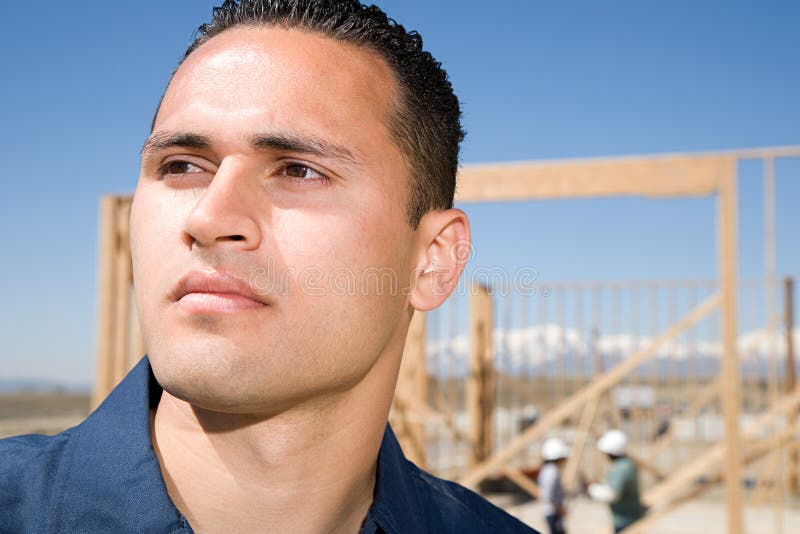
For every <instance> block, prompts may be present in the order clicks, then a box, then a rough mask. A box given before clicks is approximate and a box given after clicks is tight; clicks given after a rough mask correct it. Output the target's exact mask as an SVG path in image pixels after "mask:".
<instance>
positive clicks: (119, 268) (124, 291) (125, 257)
mask: <svg viewBox="0 0 800 534" xmlns="http://www.w3.org/2000/svg"><path fill="white" fill-rule="evenodd" d="M114 216H115V217H116V219H117V223H116V229H117V239H116V248H115V250H114V255H115V256H116V258H115V260H114V286H115V288H114V300H115V302H114V346H113V352H112V354H113V356H112V361H111V368H112V381H113V383H112V385H111V387H112V388H113V387H115V386H116V385H117V384H118V383H119V382H120V380H122V379H123V378H124V377H125V374H126V373H127V372H128V370H129V368H128V336H129V331H128V323H129V319H128V314H129V313H130V296H131V293H130V289H131V282H132V281H133V276H132V274H131V253H130V241H129V236H130V216H131V211H130V204H129V203H127V202H118V203H117V206H116V213H115V214H114Z"/></svg>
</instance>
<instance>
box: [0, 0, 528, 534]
mask: <svg viewBox="0 0 800 534" xmlns="http://www.w3.org/2000/svg"><path fill="white" fill-rule="evenodd" d="M459 115H460V113H459V106H458V101H457V99H456V97H455V96H454V95H453V92H452V88H451V86H450V83H449V82H448V81H447V77H446V74H445V72H444V71H443V70H442V69H441V67H440V65H439V64H438V63H437V62H435V60H434V59H433V58H432V57H431V56H430V54H428V53H426V52H424V51H422V48H421V40H420V38H419V37H418V36H417V35H416V34H415V33H407V32H406V31H405V30H404V29H403V28H402V27H401V26H399V25H395V24H394V23H393V22H391V21H389V20H388V19H387V18H386V15H385V14H383V12H381V11H380V10H379V9H378V8H376V7H364V6H362V5H360V4H359V3H358V2H356V1H355V0H318V1H314V0H263V1H258V0H252V1H246V0H243V1H242V2H239V3H237V2H233V1H226V2H225V3H224V4H223V5H222V6H221V7H219V8H217V9H215V10H214V16H213V20H212V21H211V23H210V24H206V25H203V26H202V27H201V28H200V31H199V35H198V37H197V39H196V40H195V42H194V43H193V44H192V45H191V46H190V47H189V49H188V51H187V53H186V55H185V58H184V60H183V61H182V62H181V64H180V65H179V67H178V69H177V70H176V71H175V73H174V75H173V77H172V79H171V80H170V83H169V85H168V87H167V89H166V92H165V94H164V96H163V99H162V101H161V104H160V106H159V109H158V111H157V113H156V115H155V118H154V121H153V128H152V133H151V135H150V136H149V138H148V139H147V141H146V142H145V144H144V148H143V150H142V165H141V174H140V178H139V183H138V186H137V189H136V193H135V197H134V202H133V206H132V212H131V250H132V257H133V267H134V269H133V272H134V286H135V292H136V301H137V306H138V311H139V318H140V323H141V327H142V332H143V335H144V338H145V341H146V346H147V348H148V358H145V359H144V360H142V362H141V363H140V364H139V365H138V366H137V367H136V368H135V369H134V370H133V371H132V372H131V373H130V374H129V375H128V377H127V378H126V379H125V380H124V381H123V383H122V384H121V385H120V386H119V387H118V388H117V389H116V390H115V391H114V392H113V393H112V394H111V395H110V397H109V398H108V399H107V400H106V402H105V403H104V404H103V405H102V406H101V407H100V408H99V409H98V410H97V411H96V412H95V413H94V414H92V415H91V416H90V417H89V419H87V421H86V422H84V423H83V424H82V425H80V426H79V427H76V428H74V429H71V430H68V431H66V432H65V433H63V434H60V435H58V436H55V437H53V438H46V437H39V436H26V437H21V438H16V439H12V440H9V441H6V442H3V443H2V446H0V457H2V459H3V462H2V467H0V479H1V480H3V483H2V484H3V486H2V490H1V491H0V510H1V511H0V514H2V521H0V524H2V525H3V528H4V529H5V530H10V531H12V532H131V531H135V532H191V531H193V530H194V531H198V532H293V533H295V532H299V533H302V532H309V533H311V532H314V533H317V532H318V533H323V532H325V533H328V532H342V533H345V532H347V533H356V532H362V533H370V534H372V533H377V532H385V533H388V534H390V533H401V532H412V533H416V532H530V531H531V530H530V529H528V528H527V527H525V526H524V525H523V524H522V523H520V522H519V521H517V520H516V519H514V518H512V517H510V516H509V515H507V514H505V513H504V512H503V511H501V510H499V509H498V508H495V507H494V506H492V505H490V504H489V503H487V502H486V501H484V500H483V499H481V498H480V497H478V496H477V495H475V494H473V493H472V492H469V491H468V490H466V489H464V488H461V487H460V486H458V485H456V484H453V483H449V482H444V481H441V480H438V479H435V478H434V477H432V476H430V475H428V474H426V473H424V472H422V471H420V470H419V469H417V468H416V467H415V466H413V465H412V464H410V463H408V462H407V461H406V460H405V459H404V458H403V456H402V453H401V452H400V450H399V447H398V444H397V442H396V440H395V437H394V435H393V434H392V431H391V429H390V428H389V427H388V426H387V424H386V421H387V416H388V412H389V407H390V404H391V399H392V395H393V391H394V387H395V382H396V379H397V374H398V369H399V365H400V357H401V353H402V350H403V344H404V341H405V337H406V331H407V328H408V325H409V321H410V319H411V317H412V314H413V312H414V311H415V310H420V311H423V310H430V309H432V308H435V307H437V306H439V305H440V304H441V303H442V302H443V301H444V300H445V299H446V298H447V296H448V295H449V294H450V293H451V292H452V291H453V289H454V288H455V285H456V283H457V281H458V278H459V276H460V275H461V272H462V270H463V267H464V261H465V259H466V257H467V256H468V254H467V253H466V251H465V250H464V248H465V247H467V248H468V244H469V237H470V234H469V223H468V221H467V217H466V215H465V214H464V213H463V212H461V211H460V210H457V209H453V208H452V199H453V191H454V186H455V174H456V168H457V163H458V162H457V158H458V147H459V143H460V141H461V138H462V136H463V133H462V130H461V127H460V123H459ZM376 272H377V273H379V274H380V276H379V277H377V279H376V277H375V276H374V274H375V273H376ZM387 273H388V274H389V275H390V278H392V279H393V280H392V282H397V284H394V283H390V284H388V285H389V287H386V284H383V283H379V281H380V280H385V275H387Z"/></svg>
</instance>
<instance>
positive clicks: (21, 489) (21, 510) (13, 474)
mask: <svg viewBox="0 0 800 534" xmlns="http://www.w3.org/2000/svg"><path fill="white" fill-rule="evenodd" d="M73 430H74V429H69V430H67V431H65V432H62V433H61V434H57V435H55V436H42V435H37V434H28V435H24V436H16V437H12V438H6V439H2V440H0V523H1V524H2V528H3V529H9V530H10V531H11V532H46V531H48V530H49V526H48V523H49V518H50V517H51V515H50V514H52V513H53V512H54V511H55V510H56V509H57V508H58V507H59V500H60V495H61V493H62V488H60V486H59V481H60V480H63V476H61V474H62V472H63V470H64V469H66V468H67V462H66V461H65V451H66V450H67V444H68V443H69V440H70V437H71V436H72V432H73Z"/></svg>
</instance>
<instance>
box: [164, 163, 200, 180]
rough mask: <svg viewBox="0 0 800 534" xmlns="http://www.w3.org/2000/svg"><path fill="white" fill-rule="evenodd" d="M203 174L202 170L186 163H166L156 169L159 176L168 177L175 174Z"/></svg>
mask: <svg viewBox="0 0 800 534" xmlns="http://www.w3.org/2000/svg"><path fill="white" fill-rule="evenodd" d="M198 172H203V169H201V168H200V167H198V166H197V165H195V164H193V163H189V162H188V161H179V160H176V161H168V162H166V163H164V164H163V165H161V167H159V169H158V174H160V175H161V176H170V175H177V174H192V173H198Z"/></svg>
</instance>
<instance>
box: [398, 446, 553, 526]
mask: <svg viewBox="0 0 800 534" xmlns="http://www.w3.org/2000/svg"><path fill="white" fill-rule="evenodd" d="M409 464H410V465H411V469H412V471H411V476H412V477H413V479H414V481H415V483H416V486H417V490H418V491H419V495H420V497H421V499H420V501H421V503H422V506H423V507H425V508H427V509H426V510H425V511H424V515H425V517H427V518H433V517H437V518H439V519H440V520H441V523H440V525H439V526H440V528H442V530H439V532H453V533H456V532H458V533H478V532H480V533H483V532H486V533H500V532H503V533H506V532H508V533H533V534H538V533H537V532H536V531H535V530H533V529H532V528H531V527H529V526H527V525H526V524H524V523H523V522H522V521H520V520H519V519H517V518H516V517H514V516H512V515H511V514H509V513H508V512H506V511H504V510H502V509H501V508H498V507H497V506H495V505H494V504H492V503H490V502H489V501H487V500H486V499H484V498H483V497H481V496H480V495H478V494H477V493H475V492H473V491H471V490H469V489H467V488H465V487H464V486H461V485H460V484H457V483H456V482H452V481H449V480H443V479H441V478H438V477H435V476H434V475H431V474H430V473H427V472H425V471H423V470H422V469H420V468H418V467H417V466H416V465H414V464H413V463H411V462H409Z"/></svg>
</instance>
